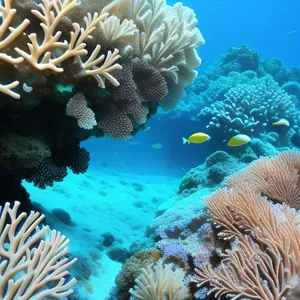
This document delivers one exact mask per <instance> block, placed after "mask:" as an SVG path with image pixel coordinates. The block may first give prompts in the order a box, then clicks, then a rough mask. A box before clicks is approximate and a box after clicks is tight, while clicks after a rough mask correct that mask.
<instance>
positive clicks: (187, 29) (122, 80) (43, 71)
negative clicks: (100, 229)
mask: <svg viewBox="0 0 300 300" xmlns="http://www.w3.org/2000/svg"><path fill="white" fill-rule="evenodd" d="M0 10H1V13H2V19H3V20H2V21H3V22H2V23H1V25H0V33H1V34H0V68H1V71H2V72H1V74H0V120H1V121H0V126H1V135H0V149H1V154H0V165H1V168H3V172H1V176H6V174H8V173H9V175H10V176H11V177H16V178H18V179H19V180H22V179H27V180H28V181H30V182H33V183H34V184H35V185H37V186H39V187H41V188H45V187H46V186H48V185H52V184H53V182H55V181H61V180H63V178H64V177H65V176H66V174H67V169H66V168H67V167H69V168H70V169H71V170H72V171H73V172H74V173H76V174H77V173H83V172H85V171H86V169H87V166H88V160H89V155H88V153H87V151H86V150H84V149H82V148H79V146H78V144H79V142H81V141H83V140H86V139H88V138H89V137H91V136H95V137H101V136H103V135H109V136H111V137H112V138H118V139H124V138H129V137H131V136H132V135H133V134H135V133H136V132H137V131H138V130H139V129H140V128H141V127H142V126H143V125H144V123H145V122H146V121H147V119H148V118H149V117H150V116H151V115H153V114H155V113H156V110H157V108H158V106H162V107H163V108H164V109H166V110H168V109H171V108H173V107H174V106H175V105H176V104H177V102H178V101H179V100H180V98H181V95H182V94H183V90H184V87H185V86H186V85H188V84H189V83H191V82H192V81H193V80H194V78H195V77H196V75H197V72H196V71H195V70H194V69H195V68H196V67H197V66H199V65H200V62H201V60H200V58H199V57H198V54H197V51H196V48H197V47H198V46H201V45H202V44H203V43H204V39H203V37H202V35H201V33H200V31H199V29H198V28H197V27H196V25H197V19H196V16H195V14H194V12H193V10H192V9H190V8H188V7H185V6H182V4H181V3H177V4H175V5H174V6H169V5H167V3H166V1H165V0H155V1H152V0H147V1H144V0H138V1H135V2H133V1H129V0H122V1H121V0H115V1H92V0H91V1H82V2H80V1H78V0H60V1H51V0H42V1H37V2H35V1H29V2H28V1H25V0H14V1H13V0H5V1H2V2H1V4H0ZM150 87H151V88H150ZM174 93H176V97H173V96H172V97H170V96H169V95H174ZM16 148H18V149H19V152H18V151H16ZM1 200H2V199H1ZM20 200H22V199H20Z"/></svg>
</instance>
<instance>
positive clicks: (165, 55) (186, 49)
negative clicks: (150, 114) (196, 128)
mask: <svg viewBox="0 0 300 300" xmlns="http://www.w3.org/2000/svg"><path fill="white" fill-rule="evenodd" d="M102 12H109V13H111V14H112V15H114V16H115V17H117V18H119V20H120V22H124V21H125V20H132V21H133V22H134V24H135V25H136V27H137V29H138V30H137V31H136V32H135V41H134V43H132V44H131V46H132V48H133V53H134V55H135V56H138V57H140V58H144V59H146V60H147V61H148V62H149V64H150V65H152V66H153V67H155V68H157V69H159V70H160V71H161V72H162V74H164V75H165V76H167V77H170V78H171V80H173V82H174V83H176V85H175V86H174V85H172V89H173V90H174V93H170V96H169V97H167V98H166V99H163V101H162V102H161V106H162V108H163V109H165V110H169V109H171V108H173V107H174V106H175V105H176V104H177V102H178V101H179V100H180V98H181V97H182V95H183V89H184V87H185V86H186V85H187V84H189V83H191V82H192V81H193V80H194V79H195V77H196V76H197V72H196V71H195V70H194V68H196V67H198V66H199V65H200V63H201V59H200V58H199V56H198V54H197V51H196V48H197V47H199V46H201V45H203V44H204V39H203V37H202V34H201V33H200V31H199V29H198V28H197V27H196V25H197V22H198V21H197V19H196V16H195V13H194V11H193V10H192V9H190V8H188V7H185V6H182V4H181V3H176V4H175V5H174V6H173V7H171V6H169V5H167V4H166V1H165V0H146V1H145V0H133V1H132V0H115V1H113V2H112V3H110V4H109V5H107V6H106V7H105V8H104V9H103V10H102ZM170 90H171V89H170Z"/></svg>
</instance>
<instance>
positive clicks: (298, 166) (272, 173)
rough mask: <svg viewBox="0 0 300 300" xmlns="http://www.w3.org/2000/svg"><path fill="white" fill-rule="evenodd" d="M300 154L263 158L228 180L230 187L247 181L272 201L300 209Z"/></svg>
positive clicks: (283, 153)
mask: <svg viewBox="0 0 300 300" xmlns="http://www.w3.org/2000/svg"><path fill="white" fill-rule="evenodd" d="M299 175H300V153H299V152H295V151H285V152H282V153H280V154H279V155H278V156H276V157H273V158H269V157H263V158H261V159H259V160H258V161H255V162H253V163H252V164H251V165H250V166H249V167H247V168H246V169H245V170H243V171H242V172H240V173H239V174H237V175H234V176H232V177H230V178H228V180H227V183H228V185H229V186H232V187H236V186H238V185H239V184H240V182H241V181H242V180H243V181H247V182H249V183H251V184H252V185H253V186H254V188H255V189H256V190H257V191H258V192H261V193H263V194H264V195H266V196H268V197H269V198H270V199H272V200H276V201H280V202H285V203H286V204H288V205H289V206H290V207H295V208H299V207H300V178H299Z"/></svg>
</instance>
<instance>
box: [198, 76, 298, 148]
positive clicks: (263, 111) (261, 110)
mask: <svg viewBox="0 0 300 300" xmlns="http://www.w3.org/2000/svg"><path fill="white" fill-rule="evenodd" d="M296 104H297V99H296V98H294V97H292V96H290V95H289V94H287V93H286V92H285V91H284V90H283V89H281V88H280V87H279V86H278V84H277V83H276V82H275V81H274V80H273V79H272V77H263V78H261V79H260V80H259V81H258V83H256V84H249V83H246V84H240V85H237V86H236V87H233V88H231V89H230V90H229V91H228V92H227V93H226V94H225V95H224V99H223V100H220V101H217V102H215V103H212V104H211V105H210V106H208V107H205V108H203V109H202V110H201V111H200V113H199V115H198V116H199V118H200V119H201V121H202V122H207V126H206V128H208V129H209V131H210V132H211V134H212V135H214V136H216V135H221V136H222V137H223V138H224V139H226V140H228V139H229V138H231V137H232V136H234V135H236V134H239V133H242V134H247V135H249V136H250V137H259V134H260V133H262V132H264V131H267V132H270V131H273V130H275V129H274V128H272V122H274V121H277V120H279V119H281V118H285V119H287V120H290V125H291V127H292V128H294V129H297V128H299V125H300V117H299V114H298V113H297V109H296ZM206 120H208V121H206ZM273 127H274V126H273ZM285 146H288V145H285Z"/></svg>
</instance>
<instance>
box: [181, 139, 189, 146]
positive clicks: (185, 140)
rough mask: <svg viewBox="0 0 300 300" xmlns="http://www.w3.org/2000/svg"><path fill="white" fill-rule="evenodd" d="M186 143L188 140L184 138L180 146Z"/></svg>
mask: <svg viewBox="0 0 300 300" xmlns="http://www.w3.org/2000/svg"><path fill="white" fill-rule="evenodd" d="M187 142H188V140H187V139H186V138H184V137H183V138H182V144H183V145H185V144H186V143H187Z"/></svg>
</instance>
